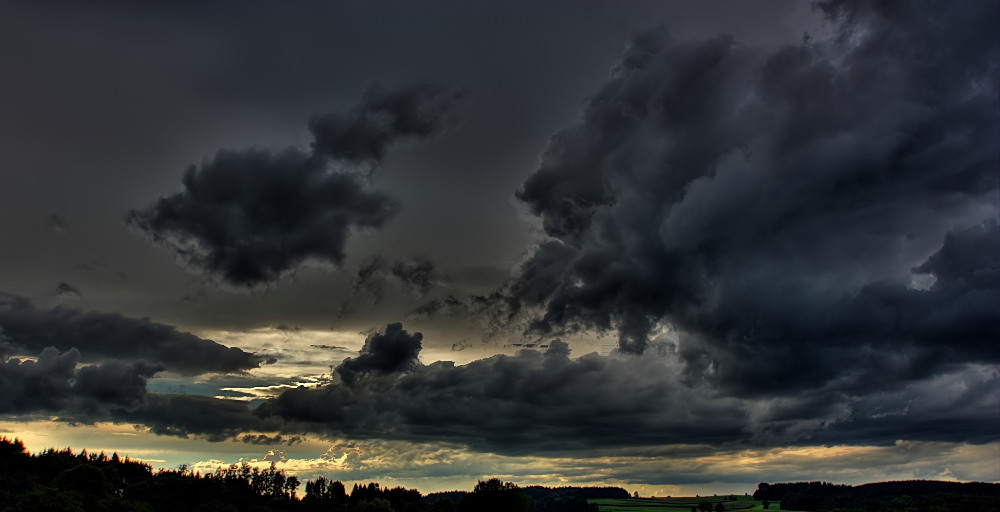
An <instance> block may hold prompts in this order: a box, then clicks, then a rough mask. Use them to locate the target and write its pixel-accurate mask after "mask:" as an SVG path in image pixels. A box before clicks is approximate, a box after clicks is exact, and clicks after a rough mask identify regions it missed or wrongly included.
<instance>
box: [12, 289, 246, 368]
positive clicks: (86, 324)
mask: <svg viewBox="0 0 1000 512" xmlns="http://www.w3.org/2000/svg"><path fill="white" fill-rule="evenodd" d="M0 328H2V331H0V332H2V334H3V338H0V345H2V344H6V345H7V350H8V352H9V353H10V354H20V355H30V356H34V355H35V354H38V353H39V352H41V351H42V350H43V349H46V347H53V348H55V349H56V350H57V351H58V352H62V353H64V354H65V353H69V352H70V351H72V350H76V351H77V352H76V357H77V358H78V359H81V358H82V361H83V362H88V363H89V362H101V361H106V360H109V359H115V360H121V361H126V362H131V361H135V360H145V361H149V362H151V363H158V364H162V365H163V368H164V369H167V370H170V371H172V372H176V373H180V374H189V375H190V374H199V373H208V372H240V371H246V370H249V369H251V368H256V367H258V366H260V364H261V362H262V361H263V359H262V358H261V357H258V356H256V355H254V354H250V353H247V352H244V351H243V350H241V349H239V348H236V347H226V346H224V345H220V344H218V343H216V342H214V341H212V340H206V339H202V338H199V337H197V336H195V335H193V334H190V333H186V332H180V331H178V330H177V329H175V328H174V327H170V326H168V325H163V324H158V323H155V322H152V321H150V320H148V319H134V318H127V317H123V316H121V315H117V314H114V313H99V312H95V311H89V312H84V311H79V310H76V309H71V308H66V307H56V308H52V309H44V308H38V307H36V306H35V305H34V304H32V303H31V302H30V301H28V300H27V299H24V298H21V297H16V296H9V295H7V296H0Z"/></svg>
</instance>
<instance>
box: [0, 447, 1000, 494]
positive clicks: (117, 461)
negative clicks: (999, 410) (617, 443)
mask: <svg viewBox="0 0 1000 512" xmlns="http://www.w3.org/2000/svg"><path fill="white" fill-rule="evenodd" d="M300 484H301V482H299V480H298V478H297V477H295V476H288V475H286V474H285V473H284V472H283V471H280V470H277V469H275V467H274V466H273V465H272V466H271V467H270V468H267V469H260V468H257V467H253V466H251V465H249V464H247V463H243V464H241V465H239V466H237V465H233V466H229V467H228V468H220V469H217V470H216V471H214V472H212V473H207V474H200V473H194V472H192V471H189V470H187V469H184V468H182V469H178V470H159V471H153V469H152V467H150V466H149V465H148V464H145V463H143V462H140V461H134V460H130V459H128V458H121V457H119V456H118V454H112V455H111V456H110V457H109V456H108V455H107V454H104V453H100V454H96V453H87V451H86V450H83V451H81V452H80V453H73V451H72V450H70V449H68V448H67V449H64V450H55V449H49V450H45V451H43V452H40V453H38V454H30V453H28V452H27V451H26V450H25V448H24V445H23V444H22V443H21V442H20V441H18V440H9V439H6V438H3V437H0V512H14V511H17V512H39V511H57V512H91V511H121V512H130V511H135V512H162V511H175V510H184V511H223V512H243V511H251V512H255V511H264V512H266V511H334V512H598V511H600V512H647V511H650V512H702V511H704V512H721V511H741V510H801V511H812V510H817V511H844V512H846V511H852V512H861V511H864V512H874V511H891V512H952V511H955V512H959V511H961V512H1000V484H988V483H965V484H962V483H954V482H936V481H910V482H883V483H876V484H866V485H861V486H855V487H851V486H845V485H833V484H828V483H821V482H805V483H788V484H763V483H762V484H760V486H759V487H758V489H757V491H756V492H755V493H754V495H753V496H735V495H729V496H712V497H681V498H630V497H629V495H628V492H626V491H625V490H624V489H622V488H619V487H555V488H550V487H541V486H530V487H519V486H517V485H515V484H514V483H511V482H502V481H500V480H498V479H490V480H487V481H482V482H479V483H478V484H476V486H475V488H474V489H472V491H453V492H446V493H433V494H429V495H426V496H425V495H422V494H421V493H420V492H419V491H418V490H416V489H404V488H402V487H395V488H391V489H389V488H382V487H380V486H379V484H377V483H370V484H367V485H354V486H353V488H352V489H351V492H350V493H347V489H346V488H345V487H344V484H343V483H342V482H339V481H331V480H328V479H326V478H323V477H320V478H317V479H316V480H315V481H307V482H306V483H305V489H304V491H305V492H304V493H302V492H299V486H300Z"/></svg>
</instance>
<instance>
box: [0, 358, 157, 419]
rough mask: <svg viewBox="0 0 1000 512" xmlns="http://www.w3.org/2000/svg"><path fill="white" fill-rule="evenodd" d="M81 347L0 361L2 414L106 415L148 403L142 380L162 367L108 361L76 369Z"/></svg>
mask: <svg viewBox="0 0 1000 512" xmlns="http://www.w3.org/2000/svg"><path fill="white" fill-rule="evenodd" d="M79 361H80V351H79V350H77V349H75V348H73V349H70V350H67V351H65V352H62V353H60V352H59V351H58V350H57V349H55V348H54V347H46V348H45V349H43V350H42V351H41V352H40V353H39V354H38V357H37V358H36V360H34V361H32V360H21V359H16V358H10V359H7V358H6V357H5V358H4V360H3V361H2V362H0V389H2V390H3V393H0V413H5V414H9V413H17V414H23V413H35V412H48V413H56V414H65V415H67V417H68V418H69V419H81V420H91V419H106V418H107V417H108V415H109V414H110V411H112V410H128V409H136V408H138V407H141V406H142V405H144V403H145V401H146V397H147V394H146V382H147V381H148V380H149V379H150V378H151V377H152V376H153V375H155V374H156V373H158V372H160V371H163V369H164V368H163V366H162V365H154V364H149V363H147V362H145V361H135V362H129V363H126V362H121V361H108V362H105V363H101V364H99V365H91V366H83V367H80V368H77V363H79Z"/></svg>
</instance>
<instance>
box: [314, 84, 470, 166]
mask: <svg viewBox="0 0 1000 512" xmlns="http://www.w3.org/2000/svg"><path fill="white" fill-rule="evenodd" d="M463 95H464V93H463V92H462V91H459V90H455V89H449V88H445V87H441V86H439V85H434V84H414V85H411V86H408V87H402V88H399V89H389V90H386V89H383V88H381V87H378V86H369V87H368V89H366V90H365V92H364V94H363V95H362V96H361V104H360V105H358V106H357V107H356V108H355V109H354V110H352V111H351V112H349V113H347V114H324V115H321V116H317V117H314V118H313V119H311V120H310V121H309V131H311V132H312V134H313V137H315V139H316V141H315V143H313V150H314V151H315V152H316V153H320V154H324V155H328V156H330V157H331V158H335V159H342V160H349V161H353V162H358V163H369V164H373V165H374V164H378V163H379V162H381V161H382V158H383V157H384V155H385V152H386V149H388V147H389V146H390V145H391V144H392V143H394V142H395V141H396V140H398V139H401V138H407V137H409V138H414V139H423V138H427V137H430V136H432V135H435V134H437V133H438V132H440V131H441V130H442V129H444V128H446V127H447V126H448V124H449V122H450V119H449V114H450V113H451V112H452V110H453V107H454V104H455V102H456V101H458V100H459V99H461V97H462V96H463Z"/></svg>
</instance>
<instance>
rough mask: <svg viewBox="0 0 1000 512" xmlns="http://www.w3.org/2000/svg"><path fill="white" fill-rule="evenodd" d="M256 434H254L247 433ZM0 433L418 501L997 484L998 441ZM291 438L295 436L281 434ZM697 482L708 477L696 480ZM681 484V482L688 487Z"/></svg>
mask: <svg viewBox="0 0 1000 512" xmlns="http://www.w3.org/2000/svg"><path fill="white" fill-rule="evenodd" d="M248 434H251V435H256V434H257V433H248ZM0 435H4V436H7V437H19V438H21V439H22V440H23V441H24V443H25V445H26V446H27V447H28V450H29V451H32V452H38V451H41V450H44V449H46V448H49V447H55V448H65V447H71V448H72V449H73V450H74V451H75V452H79V451H80V450H82V449H84V448H86V449H87V451H89V452H100V451H104V452H106V453H111V452H118V453H119V455H121V456H128V457H131V458H133V459H139V460H142V461H145V462H147V463H149V464H150V465H152V466H153V467H154V468H167V469H173V468H176V467H178V466H179V465H181V464H186V465H187V466H188V467H189V468H191V469H192V470H196V471H201V472H202V473H204V472H211V471H214V470H215V469H216V468H218V467H223V466H229V465H230V464H238V463H240V462H242V461H246V462H248V463H250V464H253V465H256V466H261V467H267V466H269V465H270V464H271V462H272V461H273V462H274V463H275V465H276V466H277V468H278V469H282V470H285V471H287V472H288V473H290V474H295V475H298V476H299V478H300V479H301V480H302V481H305V480H308V479H312V478H315V477H316V476H318V475H325V476H327V477H330V478H334V479H339V480H342V481H344V482H345V484H347V485H348V488H350V485H351V483H352V482H368V481H377V482H380V483H382V484H383V485H390V486H396V485H400V486H403V487H408V488H417V489H419V490H420V491H421V492H423V493H429V492H437V491H444V490H454V489H471V488H472V486H473V485H474V484H475V482H476V481H477V480H478V479H482V478H487V477H498V478H501V479H504V480H510V481H514V482H516V483H518V484H519V485H549V486H559V485H598V486H601V485H617V486H621V487H623V488H625V489H627V490H629V492H632V491H633V490H638V491H639V492H640V494H642V495H644V496H680V495H694V494H703V495H704V494H708V493H720V494H723V493H737V494H742V493H743V492H753V490H754V488H756V485H757V482H760V481H771V482H776V481H801V480H824V481H832V482H836V483H846V484H859V483H865V482H870V481H879V480H903V479H915V478H923V479H938V480H960V481H969V480H975V481H998V480H1000V475H998V474H997V466H996V460H997V457H998V455H1000V443H990V444H987V445H967V444H961V443H944V442H917V441H898V442H896V443H895V444H893V445H891V446H797V447H779V448H771V449H743V450H719V449H717V448H711V447H708V446H698V445H677V446H660V447H649V448H628V449H622V450H620V451H619V452H620V453H621V454H616V450H611V449H602V450H600V451H599V452H596V451H595V452H591V453H587V452H583V453H579V454H574V456H573V457H542V456H505V455H499V454H494V453H478V452H472V451H469V450H468V449H467V448H465V447H463V446H461V445H458V444H450V443H411V442H406V441H375V440H365V441H352V440H323V439H318V438H315V437H312V436H305V437H302V438H301V442H295V443H294V444H292V445H288V444H287V443H285V444H278V445H254V444H251V443H247V442H243V441H240V440H227V441H222V442H209V441H206V440H204V439H199V438H190V439H182V438H177V437H170V436H157V435H155V434H153V433H151V432H149V431H148V429H146V428H144V427H139V428H136V427H133V426H132V425H121V424H117V425H116V424H111V423H98V424H95V425H68V424H63V423H54V422H51V421H48V420H38V421H29V422H10V421H6V422H0ZM285 438H286V439H289V438H290V436H288V435H287V434H286V435H285ZM699 475H701V479H699ZM682 482H683V483H682Z"/></svg>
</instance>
